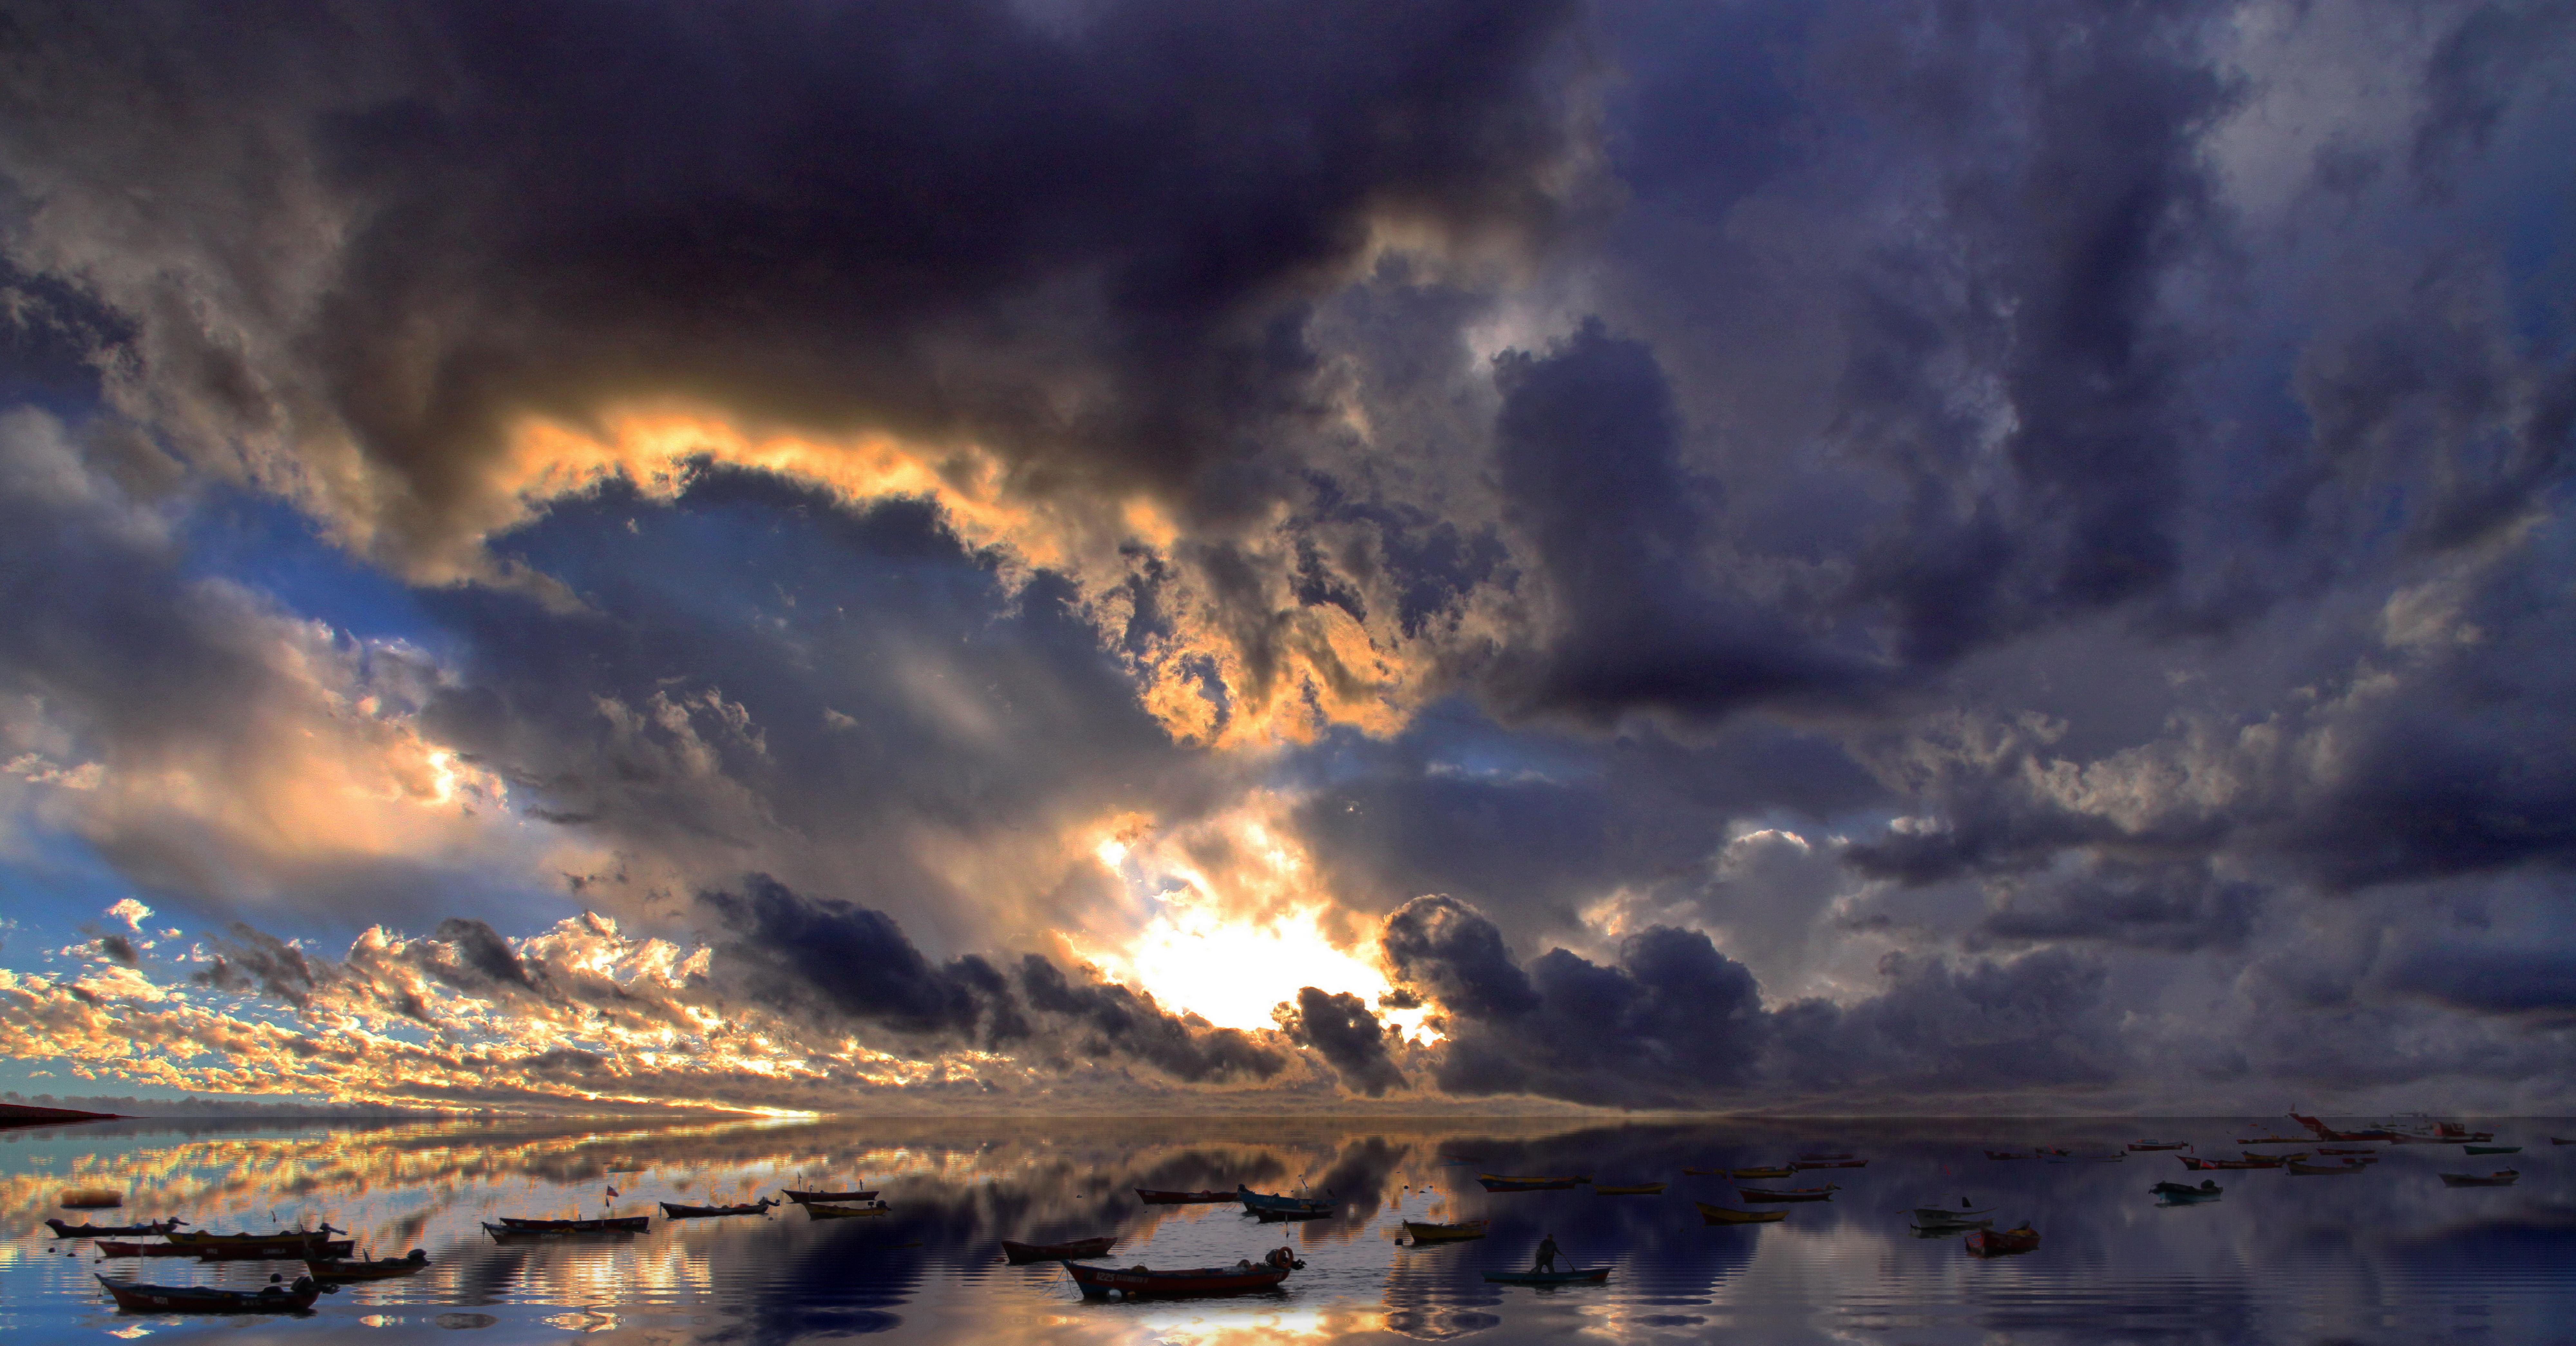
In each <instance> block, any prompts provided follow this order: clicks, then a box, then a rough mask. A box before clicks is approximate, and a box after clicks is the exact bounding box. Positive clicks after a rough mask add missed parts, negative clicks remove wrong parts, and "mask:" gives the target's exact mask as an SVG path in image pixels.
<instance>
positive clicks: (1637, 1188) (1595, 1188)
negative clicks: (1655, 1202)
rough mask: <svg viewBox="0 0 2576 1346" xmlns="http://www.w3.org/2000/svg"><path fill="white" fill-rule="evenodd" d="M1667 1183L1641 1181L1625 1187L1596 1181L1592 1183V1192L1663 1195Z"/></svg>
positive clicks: (1598, 1194)
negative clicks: (1609, 1185) (1607, 1185)
mask: <svg viewBox="0 0 2576 1346" xmlns="http://www.w3.org/2000/svg"><path fill="white" fill-rule="evenodd" d="M1665 1185H1666V1184H1663V1183H1660V1182H1640V1183H1631V1184H1629V1185H1628V1186H1625V1187H1604V1186H1602V1185H1601V1184H1599V1183H1597V1182H1596V1183H1594V1184H1592V1194H1593V1195H1594V1196H1662V1195H1663V1194H1664V1187H1665Z"/></svg>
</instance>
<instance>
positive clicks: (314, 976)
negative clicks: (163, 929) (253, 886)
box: [189, 921, 333, 1009]
mask: <svg viewBox="0 0 2576 1346" xmlns="http://www.w3.org/2000/svg"><path fill="white" fill-rule="evenodd" d="M207 943H208V945H209V946H211V947H210V949H209V954H210V957H209V959H208V961H207V963H206V966H205V967H203V968H201V969H199V970H198V971H196V972H195V973H192V974H190V976H189V980H191V981H194V982H196V983H197V984H199V985H201V986H211V987H214V988H215V989H217V990H219V991H252V990H256V991H258V992H259V993H260V994H262V995H266V996H272V997H274V998H276V999H278V1000H282V1001H285V1002H286V1003H287V1004H289V1005H293V1006H295V1007H296V1008H297V1009H302V1008H304V1007H305V1006H306V1005H308V1004H310V1003H312V999H313V992H314V989H315V988H316V987H317V986H320V985H322V984H324V983H326V982H329V981H331V980H332V979H333V974H332V971H331V969H330V968H329V967H328V966H327V965H325V966H323V967H321V968H318V969H317V968H316V967H315V966H314V964H313V962H312V960H310V959H307V958H306V957H305V956H304V951H303V950H301V949H298V948H296V947H295V946H293V945H291V944H288V943H287V942H286V941H284V940H282V939H279V938H278V937H277V936H275V935H272V934H270V933H268V932H267V931H265V930H261V929H258V928H256V927H254V926H251V925H247V924H244V923H243V922H240V921H235V922H233V924H232V926H231V927H230V929H228V930H227V931H226V932H225V936H224V937H222V938H217V939H210V940H208V941H207Z"/></svg>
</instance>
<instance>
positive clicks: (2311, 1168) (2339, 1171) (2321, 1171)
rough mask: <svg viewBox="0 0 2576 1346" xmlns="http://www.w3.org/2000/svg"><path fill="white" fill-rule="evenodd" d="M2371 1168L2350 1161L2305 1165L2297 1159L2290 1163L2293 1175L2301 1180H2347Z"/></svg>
mask: <svg viewBox="0 0 2576 1346" xmlns="http://www.w3.org/2000/svg"><path fill="white" fill-rule="evenodd" d="M2369 1167H2370V1165H2368V1164H2360V1163H2353V1162H2350V1161H2347V1162H2344V1163H2340V1164H2303V1163H2300V1162H2299V1161H2298V1160H2296V1159H2293V1160H2291V1161H2290V1173H2291V1175H2292V1176H2293V1177H2300V1178H2345V1177H2350V1176H2352V1175H2353V1174H2355V1173H2360V1172H2363V1171H2365V1170H2367V1169H2368V1168H2369Z"/></svg>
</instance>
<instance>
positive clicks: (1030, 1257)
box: [1002, 1234, 1118, 1266]
mask: <svg viewBox="0 0 2576 1346" xmlns="http://www.w3.org/2000/svg"><path fill="white" fill-rule="evenodd" d="M1117 1246H1118V1236H1117V1235H1115V1234H1103V1235H1101V1236H1100V1237H1098V1238H1087V1239H1074V1240H1072V1241H1070V1242H1066V1243H1013V1242H1012V1241H1011V1240H1009V1239H1004V1240H1002V1257H1003V1259H1004V1260H1005V1261H1008V1262H1009V1263H1010V1264H1011V1265H1013V1266H1018V1265H1020V1264H1022V1263H1024V1262H1070V1261H1074V1260H1077V1259H1079V1258H1084V1257H1099V1256H1102V1255H1104V1254H1106V1253H1107V1252H1108V1251H1109V1250H1110V1249H1112V1248H1115V1247H1117Z"/></svg>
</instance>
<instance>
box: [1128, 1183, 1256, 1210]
mask: <svg viewBox="0 0 2576 1346" xmlns="http://www.w3.org/2000/svg"><path fill="white" fill-rule="evenodd" d="M1136 1199H1137V1200H1139V1201H1142V1202H1144V1203H1145V1204H1146V1205H1148V1206H1224V1205H1230V1204H1232V1203H1234V1202H1236V1201H1240V1200H1242V1198H1241V1197H1239V1196H1237V1195H1235V1194H1234V1193H1232V1192H1161V1191H1156V1190H1155V1189H1153V1188H1151V1187H1139V1188H1137V1189H1136Z"/></svg>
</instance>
